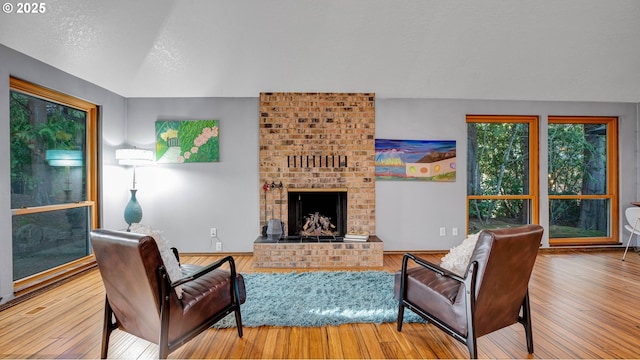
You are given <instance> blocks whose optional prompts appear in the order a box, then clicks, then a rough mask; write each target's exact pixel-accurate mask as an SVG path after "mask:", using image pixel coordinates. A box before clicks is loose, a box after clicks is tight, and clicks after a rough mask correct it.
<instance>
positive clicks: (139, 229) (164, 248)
mask: <svg viewBox="0 0 640 360" xmlns="http://www.w3.org/2000/svg"><path fill="white" fill-rule="evenodd" d="M131 232H133V233H137V234H143V235H148V236H151V237H152V238H154V239H155V241H156V244H157V245H158V250H159V251H160V256H161V257H162V262H163V263H164V267H165V268H166V269H167V274H168V275H169V280H170V281H171V282H174V281H177V280H180V279H182V269H180V264H179V263H178V259H176V256H175V255H174V254H173V251H172V250H171V247H170V246H169V243H168V242H167V241H166V239H165V238H164V237H163V236H162V231H159V230H154V229H152V228H151V227H150V226H146V225H140V224H133V225H131ZM175 290H176V295H178V299H182V291H183V290H182V285H180V286H176V288H175Z"/></svg>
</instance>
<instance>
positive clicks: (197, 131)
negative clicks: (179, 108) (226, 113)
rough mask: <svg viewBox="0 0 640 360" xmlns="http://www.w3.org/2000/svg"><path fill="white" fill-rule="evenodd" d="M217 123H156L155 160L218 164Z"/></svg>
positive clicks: (178, 121) (182, 121) (199, 121)
mask: <svg viewBox="0 0 640 360" xmlns="http://www.w3.org/2000/svg"><path fill="white" fill-rule="evenodd" d="M219 142H220V129H219V127H218V120H169V121H165V120H160V121H156V161H157V162H159V163H194V162H218V161H220V144H219Z"/></svg>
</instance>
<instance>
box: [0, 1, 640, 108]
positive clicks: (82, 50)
mask: <svg viewBox="0 0 640 360" xmlns="http://www.w3.org/2000/svg"><path fill="white" fill-rule="evenodd" d="M11 3H13V4H14V9H13V10H12V12H11V13H6V12H4V13H0V44H3V45H5V46H7V47H9V48H12V49H15V50H17V51H20V52H22V53H25V54H27V55H29V56H32V57H34V58H36V59H39V60H41V61H44V62H46V63H48V64H50V65H52V66H54V67H56V68H59V69H61V70H64V71H66V72H68V73H70V74H73V75H76V76H78V77H80V78H83V79H85V80H87V81H90V82H92V83H95V84H97V85H99V86H102V87H104V88H106V89H108V90H111V91H113V92H115V93H117V94H120V95H123V96H126V97H255V96H258V94H259V93H260V92H266V91H299V92H316V91H318V92H325V91H326V92H375V93H376V96H378V97H383V98H397V97H402V98H455V99H515V100H577V101H622V102H640V1H637V0H626V1H622V0H573V1H567V0H531V1H513V0H477V1H462V0H191V1H187V0H135V1H131V0H109V1H103V0H47V1H46V2H43V4H45V12H44V13H43V14H18V13H16V11H17V8H16V5H17V3H16V2H11ZM4 10H8V9H4ZM0 66H1V64H0Z"/></svg>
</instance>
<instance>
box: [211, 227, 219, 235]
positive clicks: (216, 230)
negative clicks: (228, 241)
mask: <svg viewBox="0 0 640 360" xmlns="http://www.w3.org/2000/svg"><path fill="white" fill-rule="evenodd" d="M217 236H218V229H217V228H211V237H217Z"/></svg>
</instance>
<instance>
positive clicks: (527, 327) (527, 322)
mask: <svg viewBox="0 0 640 360" xmlns="http://www.w3.org/2000/svg"><path fill="white" fill-rule="evenodd" d="M521 322H522V325H523V326H524V333H525V335H526V337H527V351H528V352H529V354H533V327H532V326H531V307H530V305H529V290H527V293H526V294H525V296H524V300H523V301H522V321H521Z"/></svg>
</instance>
